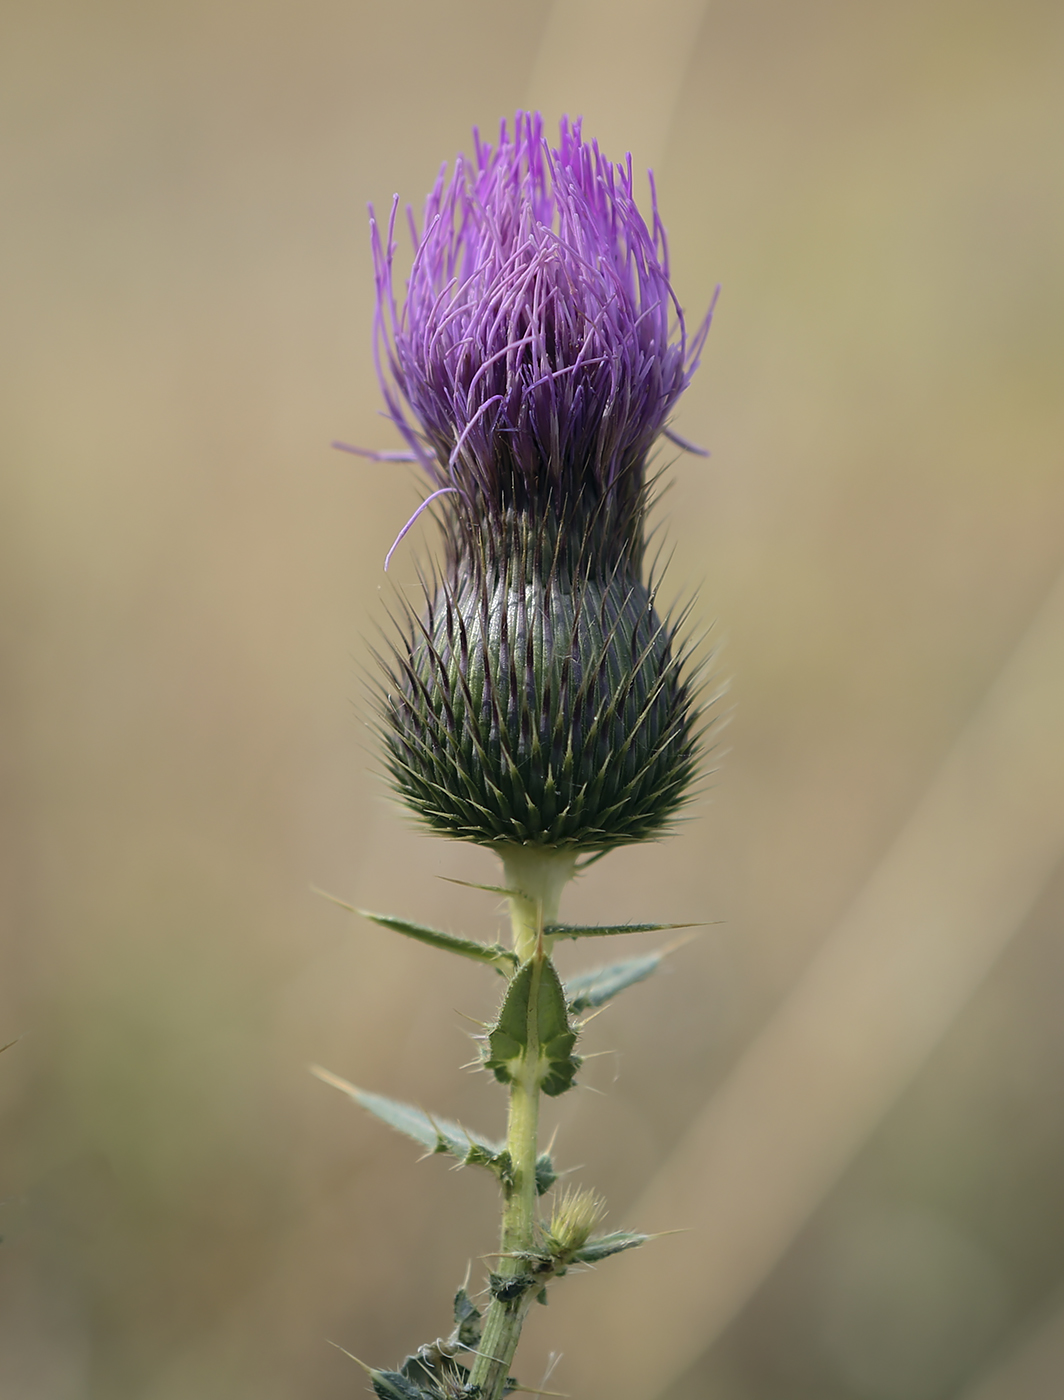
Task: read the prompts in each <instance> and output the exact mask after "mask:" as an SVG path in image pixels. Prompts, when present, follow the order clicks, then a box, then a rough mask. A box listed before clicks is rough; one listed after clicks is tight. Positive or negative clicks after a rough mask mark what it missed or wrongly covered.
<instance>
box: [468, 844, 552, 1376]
mask: <svg viewBox="0 0 1064 1400" xmlns="http://www.w3.org/2000/svg"><path fill="white" fill-rule="evenodd" d="M503 865H504V868H505V871H506V884H507V888H508V889H511V890H513V891H514V893H513V894H512V895H511V897H510V915H511V921H512V924H513V940H514V951H515V952H516V953H517V955H518V957H519V958H520V959H521V962H522V963H525V962H529V961H531V963H532V983H531V986H530V988H529V995H528V1023H527V1025H528V1044H527V1049H526V1052H525V1055H524V1057H523V1059H522V1061H521V1064H520V1070H519V1072H518V1074H517V1075H516V1076H515V1078H514V1079H513V1081H512V1083H511V1084H510V1111H509V1118H508V1121H507V1130H506V1147H507V1150H508V1151H509V1153H510V1162H511V1164H512V1179H511V1182H510V1184H509V1185H508V1186H507V1187H506V1188H505V1192H504V1198H503V1210H502V1227H501V1230H500V1235H499V1253H500V1256H501V1257H500V1259H499V1267H498V1269H497V1271H496V1273H497V1278H498V1280H499V1282H498V1283H497V1284H496V1286H495V1288H494V1296H493V1297H492V1300H491V1303H490V1305H489V1307H488V1311H487V1316H486V1317H485V1320H484V1331H483V1333H482V1335H481V1338H480V1345H479V1347H478V1351H477V1356H476V1359H475V1360H474V1363H473V1366H472V1369H471V1370H470V1374H469V1381H470V1384H471V1385H473V1386H479V1387H480V1390H479V1397H480V1400H499V1397H500V1396H501V1395H502V1393H503V1390H504V1388H505V1385H506V1378H507V1376H508V1375H509V1372H510V1363H511V1361H512V1360H513V1356H514V1352H515V1351H516V1350H517V1343H518V1341H519V1340H520V1337H521V1328H522V1326H523V1324H524V1320H525V1316H526V1315H527V1313H528V1309H529V1306H530V1304H531V1302H532V1299H533V1298H534V1296H535V1294H536V1292H537V1291H538V1286H537V1285H535V1284H534V1283H533V1281H532V1280H531V1279H529V1281H528V1282H527V1283H526V1284H525V1286H524V1287H522V1286H521V1281H522V1279H524V1278H526V1277H527V1263H526V1261H525V1260H524V1259H521V1258H518V1257H515V1256H516V1255H521V1254H527V1253H528V1252H529V1251H531V1250H532V1249H533V1248H534V1246H535V1242H536V1239H535V1236H536V1158H537V1156H538V1153H539V1147H538V1133H539V1094H540V1073H541V1068H540V1054H539V990H540V974H541V971H542V968H543V964H544V962H545V960H546V952H545V950H544V946H543V942H544V940H543V927H544V925H545V924H552V923H554V922H555V921H556V920H557V917H558V902H559V899H560V896H561V891H562V886H563V885H564V884H565V882H566V881H567V880H568V879H570V878H571V876H572V874H573V869H574V865H575V857H573V856H569V855H568V854H563V853H561V852H559V851H555V850H547V851H543V850H537V849H536V848H534V847H515V848H513V853H512V854H510V855H507V856H505V857H504V858H503Z"/></svg>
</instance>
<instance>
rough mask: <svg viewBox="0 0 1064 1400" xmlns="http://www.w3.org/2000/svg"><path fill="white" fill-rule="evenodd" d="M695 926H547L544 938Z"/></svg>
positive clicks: (691, 925)
mask: <svg viewBox="0 0 1064 1400" xmlns="http://www.w3.org/2000/svg"><path fill="white" fill-rule="evenodd" d="M697 927H698V925H697V924H547V925H545V926H544V929H543V936H544V937H545V938H610V937H612V936H613V935H614V934H616V933H658V932H659V931H663V930H667V929H676V928H697Z"/></svg>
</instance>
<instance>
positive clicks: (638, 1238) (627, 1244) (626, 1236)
mask: <svg viewBox="0 0 1064 1400" xmlns="http://www.w3.org/2000/svg"><path fill="white" fill-rule="evenodd" d="M649 1238H650V1236H649V1235H637V1234H636V1233H635V1232H634V1231H632V1230H614V1231H613V1232H612V1233H611V1234H608V1235H599V1237H598V1238H597V1239H594V1240H588V1242H587V1244H585V1245H584V1246H583V1247H582V1248H581V1249H578V1250H576V1252H575V1253H574V1254H573V1262H574V1263H575V1264H597V1263H598V1262H599V1260H601V1259H608V1258H609V1257H610V1255H611V1254H621V1253H623V1251H624V1250H626V1249H635V1247H636V1245H639V1244H645V1243H646V1242H647V1240H648V1239H649Z"/></svg>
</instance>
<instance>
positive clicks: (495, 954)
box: [317, 890, 517, 975]
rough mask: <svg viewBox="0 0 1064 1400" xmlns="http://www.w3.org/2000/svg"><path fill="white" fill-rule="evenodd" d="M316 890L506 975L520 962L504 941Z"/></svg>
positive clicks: (377, 920) (344, 906)
mask: <svg viewBox="0 0 1064 1400" xmlns="http://www.w3.org/2000/svg"><path fill="white" fill-rule="evenodd" d="M317 893H318V894H322V895H325V898H326V899H328V900H331V901H332V903H333V904H338V905H339V906H340V908H341V909H347V910H348V911H349V912H350V913H352V914H361V916H362V917H363V918H364V919H369V921H370V922H371V923H374V924H380V926H381V928H389V929H391V930H392V931H393V932H394V933H402V934H405V935H406V937H407V938H416V939H417V941H418V942H419V943H427V944H428V945H429V947H430V948H442V949H443V951H444V952H446V953H458V954H459V956H461V957H463V958H473V959H475V961H477V962H482V963H491V964H492V966H493V967H497V968H499V970H500V971H504V972H506V973H507V975H509V973H510V972H512V971H513V969H514V968H515V967H516V966H517V956H516V954H514V953H512V952H511V951H510V950H509V948H504V947H503V946H502V944H501V943H478V942H477V941H476V940H475V939H472V938H458V937H457V936H456V935H455V934H453V933H444V932H443V930H442V929H438V928H428V927H426V925H424V924H415V923H412V922H411V921H410V920H409V919H399V918H396V916H395V915H394V914H376V913H374V912H373V910H372V909H359V908H357V907H356V906H355V905H354V904H347V903H346V902H345V901H344V900H342V899H337V898H336V896H335V895H331V894H325V891H324V890H318V891H317Z"/></svg>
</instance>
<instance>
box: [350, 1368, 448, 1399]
mask: <svg viewBox="0 0 1064 1400" xmlns="http://www.w3.org/2000/svg"><path fill="white" fill-rule="evenodd" d="M366 1374H367V1375H368V1376H369V1379H370V1384H371V1385H372V1386H373V1389H374V1391H375V1392H376V1393H377V1395H379V1396H380V1400H429V1397H430V1396H432V1395H433V1394H434V1392H435V1387H433V1390H432V1391H428V1390H422V1388H421V1387H420V1386H419V1385H415V1384H414V1383H413V1381H408V1380H407V1379H406V1377H405V1376H401V1375H400V1374H399V1372H398V1371H367V1372H366Z"/></svg>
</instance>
